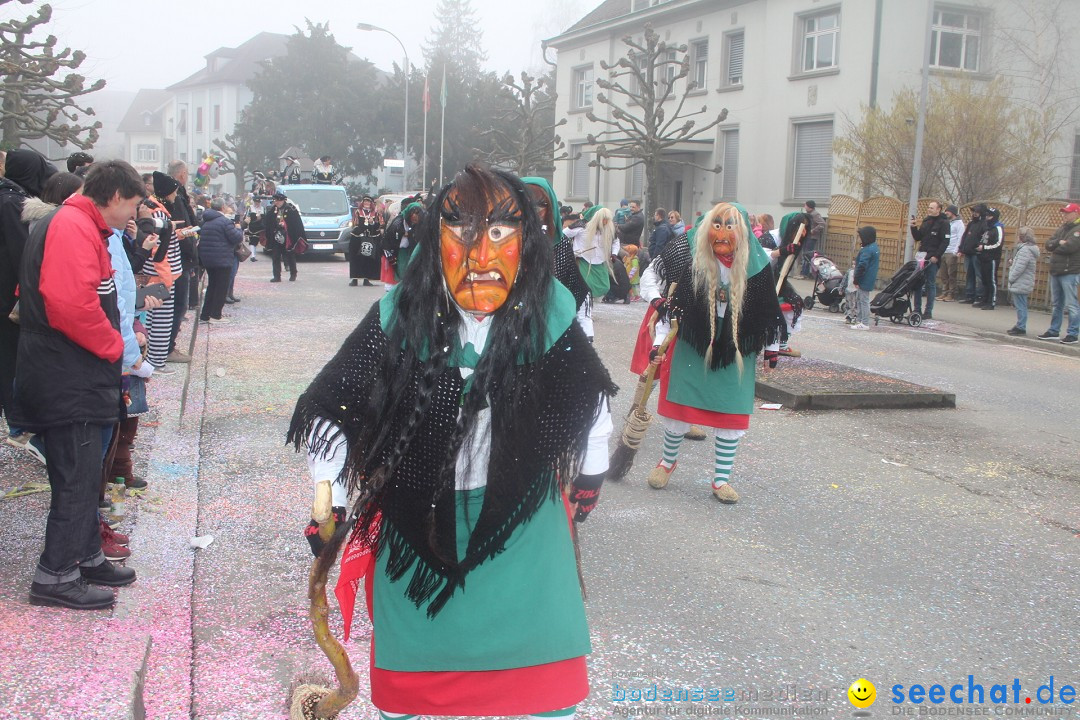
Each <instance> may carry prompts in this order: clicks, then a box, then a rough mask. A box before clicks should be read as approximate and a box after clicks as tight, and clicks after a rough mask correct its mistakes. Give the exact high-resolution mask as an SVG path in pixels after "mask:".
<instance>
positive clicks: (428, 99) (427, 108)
mask: <svg viewBox="0 0 1080 720" xmlns="http://www.w3.org/2000/svg"><path fill="white" fill-rule="evenodd" d="M430 110H431V93H430V92H429V91H428V77H427V75H425V76H424V114H425V115H426V114H427V113H428V112H429V111H430Z"/></svg>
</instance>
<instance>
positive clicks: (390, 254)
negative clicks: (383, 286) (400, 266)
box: [383, 250, 397, 268]
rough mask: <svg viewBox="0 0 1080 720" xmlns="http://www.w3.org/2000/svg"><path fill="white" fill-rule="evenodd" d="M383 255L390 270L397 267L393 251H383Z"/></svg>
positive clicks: (395, 254) (395, 255)
mask: <svg viewBox="0 0 1080 720" xmlns="http://www.w3.org/2000/svg"><path fill="white" fill-rule="evenodd" d="M383 255H384V256H385V257H386V262H387V264H389V265H390V267H392V268H396V267H397V253H396V252H394V251H393V250H383Z"/></svg>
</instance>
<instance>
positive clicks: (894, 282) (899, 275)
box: [870, 260, 923, 327]
mask: <svg viewBox="0 0 1080 720" xmlns="http://www.w3.org/2000/svg"><path fill="white" fill-rule="evenodd" d="M922 284H923V269H922V266H921V265H920V264H919V261H918V260H911V261H910V262H906V263H904V265H903V266H902V267H901V268H900V269H899V270H897V271H896V273H895V274H894V275H893V276H892V278H891V279H890V280H889V284H888V285H886V286H885V289H884V290H882V291H881V292H879V293H878V294H877V295H876V296H874V299H873V300H871V301H870V312H871V313H873V314H874V324H875V325H877V324H878V323H879V322H880V321H881V318H883V317H887V318H889V320H891V321H892V322H894V323H897V324H900V323H902V322H904V321H905V320H907V323H908V325H910V326H911V327H919V326H920V325H922V320H923V318H922V315H920V314H919V313H917V312H913V313H910V314H909V313H908V311H909V310H911V294H912V293H913V292H915V291H916V290H918V289H919V288H920V287H922Z"/></svg>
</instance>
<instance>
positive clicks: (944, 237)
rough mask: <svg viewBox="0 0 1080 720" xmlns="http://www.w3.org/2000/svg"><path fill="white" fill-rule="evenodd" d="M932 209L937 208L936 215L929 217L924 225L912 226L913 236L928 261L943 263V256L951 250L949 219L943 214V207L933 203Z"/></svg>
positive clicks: (924, 221) (924, 219)
mask: <svg viewBox="0 0 1080 720" xmlns="http://www.w3.org/2000/svg"><path fill="white" fill-rule="evenodd" d="M931 206H932V208H933V207H934V206H936V207H937V213H936V214H930V215H927V216H926V217H925V218H923V221H922V224H921V225H920V226H919V227H915V224H914V221H912V225H911V236H912V237H913V238H915V241H916V242H918V243H919V249H918V252H924V253H926V259H927V260H930V258H935V259H937V261H938V262H941V256H942V255H944V254H945V251H946V250H947V249H948V248H949V219H948V218H947V217H945V215H944V213H942V212H941V206H940V205H936V203H931Z"/></svg>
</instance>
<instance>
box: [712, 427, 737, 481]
mask: <svg viewBox="0 0 1080 720" xmlns="http://www.w3.org/2000/svg"><path fill="white" fill-rule="evenodd" d="M738 447H739V440H738V439H737V438H736V439H735V440H726V439H724V438H722V437H717V438H716V465H715V468H714V474H713V483H712V485H713V487H714V488H718V487H720V486H721V485H726V484H727V482H728V480H730V479H731V468H732V466H733V465H734V464H735V449H736V448H738Z"/></svg>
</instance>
